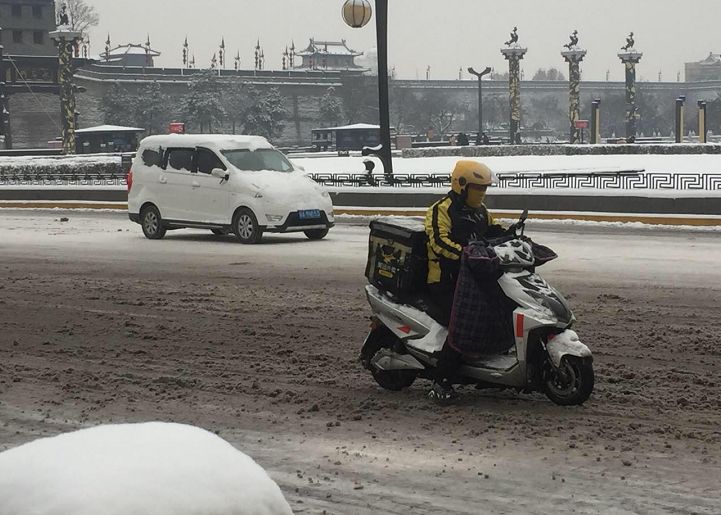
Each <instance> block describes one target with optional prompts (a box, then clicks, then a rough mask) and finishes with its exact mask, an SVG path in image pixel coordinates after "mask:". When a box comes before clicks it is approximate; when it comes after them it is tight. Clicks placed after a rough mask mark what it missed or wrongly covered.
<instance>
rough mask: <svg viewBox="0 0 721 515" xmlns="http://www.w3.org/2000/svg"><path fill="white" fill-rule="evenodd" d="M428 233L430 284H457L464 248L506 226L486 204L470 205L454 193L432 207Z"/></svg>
mask: <svg viewBox="0 0 721 515" xmlns="http://www.w3.org/2000/svg"><path fill="white" fill-rule="evenodd" d="M425 229H426V234H427V235H428V278H427V282H428V284H434V283H439V282H446V281H447V282H448V283H449V285H450V286H452V287H453V286H455V282H456V279H457V277H458V270H459V269H460V260H461V253H462V252H463V247H464V246H466V245H468V242H469V241H470V240H472V239H476V238H482V237H484V236H500V235H501V234H503V232H504V231H505V229H504V228H503V227H502V226H500V225H498V224H496V223H495V221H494V220H493V216H492V215H491V213H490V212H489V211H488V209H487V208H486V206H485V205H482V206H481V208H480V209H470V208H468V207H466V205H465V203H464V202H463V200H462V199H461V198H460V196H459V195H457V194H456V193H454V192H450V193H449V194H448V195H446V196H445V197H443V198H442V199H441V200H439V201H438V202H436V203H435V204H433V205H432V206H431V207H429V208H428V211H427V212H426V219H425Z"/></svg>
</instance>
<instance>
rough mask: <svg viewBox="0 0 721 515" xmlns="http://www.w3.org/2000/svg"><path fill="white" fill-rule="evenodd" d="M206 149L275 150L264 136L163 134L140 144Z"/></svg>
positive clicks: (145, 139)
mask: <svg viewBox="0 0 721 515" xmlns="http://www.w3.org/2000/svg"><path fill="white" fill-rule="evenodd" d="M156 145H157V146H159V147H164V148H168V147H206V148H209V149H211V150H228V149H234V148H238V149H248V150H256V149H258V148H273V145H271V144H270V143H268V140H267V139H265V138H264V137H262V136H242V135H236V134H163V135H157V136H148V137H147V138H144V139H143V140H142V141H141V142H140V146H141V147H148V146H156Z"/></svg>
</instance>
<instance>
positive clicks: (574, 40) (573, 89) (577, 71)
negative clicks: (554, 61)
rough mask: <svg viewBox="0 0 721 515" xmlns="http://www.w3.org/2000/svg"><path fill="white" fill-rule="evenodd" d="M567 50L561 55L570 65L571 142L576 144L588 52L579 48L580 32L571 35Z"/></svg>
mask: <svg viewBox="0 0 721 515" xmlns="http://www.w3.org/2000/svg"><path fill="white" fill-rule="evenodd" d="M564 46H565V47H566V50H564V51H562V52H561V55H562V56H563V58H564V59H565V60H566V62H567V63H568V119H569V122H570V127H571V132H570V137H569V142H570V143H571V144H576V143H578V142H579V139H580V132H581V131H580V129H577V128H576V120H580V119H581V110H580V107H579V106H580V104H581V99H580V97H581V67H580V64H581V61H583V58H584V57H585V56H586V50H584V49H582V48H580V47H579V46H578V31H577V30H574V31H573V34H571V41H570V42H568V43H567V44H565V45H564Z"/></svg>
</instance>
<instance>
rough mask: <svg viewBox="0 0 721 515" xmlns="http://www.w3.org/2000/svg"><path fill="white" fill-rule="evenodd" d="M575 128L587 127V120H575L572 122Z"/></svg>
mask: <svg viewBox="0 0 721 515" xmlns="http://www.w3.org/2000/svg"><path fill="white" fill-rule="evenodd" d="M573 126H574V127H575V128H576V129H588V120H576V121H575V122H573Z"/></svg>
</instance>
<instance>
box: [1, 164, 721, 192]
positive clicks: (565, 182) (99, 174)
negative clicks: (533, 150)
mask: <svg viewBox="0 0 721 515" xmlns="http://www.w3.org/2000/svg"><path fill="white" fill-rule="evenodd" d="M310 177H311V178H312V179H313V180H314V181H316V182H317V183H319V184H322V185H324V186H327V187H332V188H339V187H354V188H362V189H368V190H369V191H370V190H372V189H373V188H374V187H395V188H450V175H449V174H412V175H411V174H395V175H394V176H393V177H392V178H390V177H386V176H384V175H381V174H373V175H368V174H362V173H360V174H359V173H314V174H310ZM497 177H498V187H499V188H509V189H510V188H534V189H544V188H545V189H606V190H613V189H620V190H633V189H652V190H701V191H721V173H703V172H700V173H661V172H644V171H642V170H640V171H639V170H627V171H593V172H504V173H499V174H497ZM125 184H126V182H125V174H124V172H122V171H121V170H120V169H119V168H118V169H116V168H114V167H113V169H112V170H110V171H108V170H105V171H95V172H85V173H75V172H51V171H47V172H46V171H42V172H41V171H32V172H31V171H27V170H26V171H12V170H7V169H6V170H0V186H46V187H47V186H63V187H68V186H80V187H92V186H124V185H125Z"/></svg>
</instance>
